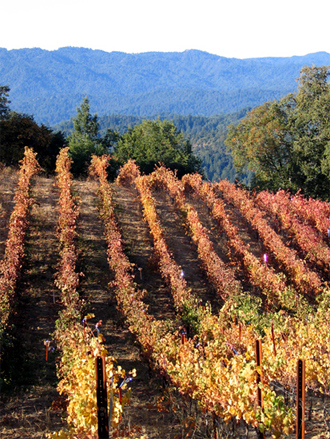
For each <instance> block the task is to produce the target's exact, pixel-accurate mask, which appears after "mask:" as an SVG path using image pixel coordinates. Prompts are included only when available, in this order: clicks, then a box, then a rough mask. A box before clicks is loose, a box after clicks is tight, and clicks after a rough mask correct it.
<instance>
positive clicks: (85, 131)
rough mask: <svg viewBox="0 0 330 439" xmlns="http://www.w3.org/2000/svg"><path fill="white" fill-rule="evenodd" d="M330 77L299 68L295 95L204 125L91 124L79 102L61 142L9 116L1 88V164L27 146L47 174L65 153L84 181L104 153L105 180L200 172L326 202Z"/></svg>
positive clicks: (193, 120)
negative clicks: (160, 167)
mask: <svg viewBox="0 0 330 439" xmlns="http://www.w3.org/2000/svg"><path fill="white" fill-rule="evenodd" d="M329 76H330V67H329V66H328V67H327V66H323V67H315V66H313V67H305V68H303V69H302V70H301V72H300V77H299V79H298V81H299V85H298V91H297V92H296V93H289V94H288V95H286V96H284V97H283V98H281V99H280V100H274V101H269V102H266V103H265V104H263V105H261V106H258V107H256V108H253V109H252V110H250V111H248V112H247V110H242V111H241V112H239V113H236V114H235V115H222V116H221V115H220V116H214V117H210V118H202V117H198V116H174V115H171V116H170V117H171V119H172V120H168V119H167V118H165V117H158V118H157V119H143V118H138V117H135V116H134V117H133V116H131V117H129V116H120V117H119V119H118V116H117V117H116V116H104V117H103V118H101V119H98V117H97V114H94V115H92V114H91V113H90V103H89V99H88V97H87V96H86V97H85V98H84V99H83V100H82V103H81V105H80V107H79V108H77V114H76V116H75V117H74V118H73V119H72V129H71V130H68V125H66V126H65V125H63V127H65V128H66V129H67V133H66V135H64V133H63V132H62V131H52V130H51V129H49V128H47V127H45V126H44V125H41V126H39V125H37V124H36V123H35V122H34V120H33V117H32V116H27V115H24V114H19V113H16V112H13V111H10V109H9V103H10V101H9V98H8V96H9V87H8V86H1V87H0V162H2V163H4V164H6V165H13V164H16V163H17V162H18V160H19V159H20V158H21V157H22V156H23V152H24V146H32V147H33V148H34V150H35V151H36V152H37V153H38V158H39V162H40V164H41V166H42V167H43V168H44V169H45V170H46V171H47V172H52V171H53V170H54V167H55V158H56V156H57V154H58V152H59V150H60V149H61V148H62V147H63V146H69V148H70V154H71V157H72V158H73V167H72V170H73V173H74V175H75V176H78V175H84V173H86V169H87V166H88V163H89V160H90V157H91V155H92V154H95V155H101V154H105V153H107V154H108V153H111V155H112V166H111V170H112V175H110V176H111V177H114V176H115V174H116V172H117V170H118V169H119V167H120V166H121V165H122V164H124V163H125V162H126V161H127V160H128V159H129V158H133V159H135V160H136V161H137V164H138V165H139V166H140V169H141V171H142V172H144V173H149V172H151V171H152V170H153V169H154V167H155V165H157V164H158V163H163V164H164V165H165V166H167V167H168V168H170V169H176V170H177V172H178V175H179V176H182V175H183V174H185V173H187V172H189V173H191V172H201V173H204V175H205V177H207V178H209V179H211V180H215V179H224V178H225V179H228V180H231V181H234V179H237V180H238V181H240V182H241V183H243V184H245V185H246V186H249V187H251V188H256V189H269V190H274V191H276V190H278V189H279V188H282V189H286V190H289V191H291V192H292V193H296V192H298V191H301V192H302V193H303V194H305V195H306V196H312V197H318V198H321V199H324V200H329V198H330V189H329V188H330V120H329V119H330V85H329ZM116 118H117V121H116V122H115V120H116ZM116 124H117V125H116ZM120 124H121V125H120ZM109 125H110V127H109ZM116 127H119V129H116Z"/></svg>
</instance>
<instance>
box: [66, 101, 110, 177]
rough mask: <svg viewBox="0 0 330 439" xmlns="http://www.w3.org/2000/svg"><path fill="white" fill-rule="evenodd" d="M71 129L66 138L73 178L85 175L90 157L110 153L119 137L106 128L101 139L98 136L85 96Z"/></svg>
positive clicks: (96, 124)
mask: <svg viewBox="0 0 330 439" xmlns="http://www.w3.org/2000/svg"><path fill="white" fill-rule="evenodd" d="M73 128H74V130H73V132H72V134H71V135H70V136H69V137H68V145H69V150H70V155H71V157H72V159H73V164H72V173H73V174H74V175H75V176H78V175H85V174H86V172H87V169H88V166H89V162H90V158H91V156H92V155H102V154H107V153H109V152H111V151H112V149H113V147H114V145H115V143H116V142H117V141H118V139H119V135H118V133H117V132H114V131H112V130H111V129H110V128H108V129H107V131H106V133H105V135H104V136H103V137H100V136H99V123H98V119H97V114H94V116H92V115H91V113H90V103H89V99H88V97H87V96H86V97H85V98H84V99H83V101H82V103H81V105H80V107H79V108H77V115H76V117H74V118H73Z"/></svg>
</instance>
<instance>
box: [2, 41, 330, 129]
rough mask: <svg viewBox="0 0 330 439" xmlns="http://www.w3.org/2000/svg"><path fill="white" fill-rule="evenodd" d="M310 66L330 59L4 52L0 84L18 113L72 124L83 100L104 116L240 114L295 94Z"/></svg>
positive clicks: (68, 49) (326, 56)
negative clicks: (303, 71) (302, 73)
mask: <svg viewBox="0 0 330 439" xmlns="http://www.w3.org/2000/svg"><path fill="white" fill-rule="evenodd" d="M312 64H314V65H318V66H319V65H325V64H330V55H329V54H327V53H325V52H320V53H315V54H310V55H306V56H299V57H290V58H257V59H235V58H224V57H220V56H217V55H211V54H209V53H206V52H201V51H197V50H188V51H185V52H182V53H160V52H150V53H141V54H126V53H119V52H111V53H107V52H103V51H99V50H90V49H84V48H74V47H64V48H61V49H58V50H55V51H46V50H42V49H37V48H36V49H19V50H9V51H8V50H6V49H0V83H1V84H4V85H9V86H10V88H11V94H10V98H11V101H12V105H11V107H12V109H13V110H16V111H19V112H24V113H27V114H33V115H34V116H35V119H36V121H37V122H39V123H40V122H43V123H46V124H48V125H50V126H51V125H54V124H56V123H59V122H61V121H62V120H66V119H70V117H72V115H74V113H75V110H76V107H77V106H78V105H79V103H80V101H81V99H82V97H83V96H86V95H87V96H88V97H89V99H90V102H91V104H92V111H93V112H97V113H98V114H99V115H100V116H101V115H104V114H117V113H118V114H132V115H140V116H149V115H152V114H159V113H162V112H167V113H176V114H183V115H188V114H192V115H201V116H209V115H213V114H219V113H227V112H235V111H238V110H240V109H242V108H244V107H248V106H250V107H254V106H257V105H260V104H262V103H263V102H265V101H268V100H272V99H278V98H280V97H281V96H283V95H285V94H287V93H289V92H291V91H294V90H295V89H296V86H297V84H296V82H295V79H296V78H297V77H298V76H299V71H300V69H301V67H303V66H305V65H312Z"/></svg>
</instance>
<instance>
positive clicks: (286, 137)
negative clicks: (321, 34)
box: [226, 66, 330, 199]
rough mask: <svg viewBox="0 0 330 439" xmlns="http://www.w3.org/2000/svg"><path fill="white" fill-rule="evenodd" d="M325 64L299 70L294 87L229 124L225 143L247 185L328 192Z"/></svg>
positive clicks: (329, 118) (329, 114) (329, 102)
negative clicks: (249, 176)
mask: <svg viewBox="0 0 330 439" xmlns="http://www.w3.org/2000/svg"><path fill="white" fill-rule="evenodd" d="M329 76H330V71H329V67H325V66H324V67H305V68H303V69H302V70H301V74H300V78H299V87H298V92H297V93H294V94H289V95H287V96H285V97H284V98H282V99H281V100H279V101H273V102H267V103H265V104H264V105H261V106H260V107H257V108H255V109H253V110H252V111H250V112H249V113H248V115H247V116H246V118H245V119H244V120H243V121H242V122H240V123H239V124H238V125H237V126H230V127H229V132H228V136H227V139H226V145H227V147H228V148H229V149H230V150H231V152H232V155H233V159H234V165H235V167H236V168H237V170H238V171H239V172H240V173H243V172H244V171H246V170H250V171H252V172H253V173H254V178H253V186H254V187H258V188H260V189H264V188H268V189H271V190H277V189H279V188H280V187H281V188H283V189H288V190H290V191H292V192H296V191H298V190H299V189H301V190H302V192H303V193H305V195H309V196H313V197H320V198H323V199H329V197H330V190H329V188H330V86H329V83H328V78H329Z"/></svg>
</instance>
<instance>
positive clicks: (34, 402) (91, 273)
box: [0, 170, 329, 439]
mask: <svg viewBox="0 0 330 439" xmlns="http://www.w3.org/2000/svg"><path fill="white" fill-rule="evenodd" d="M1 172H2V174H1V177H4V176H5V175H7V174H3V173H4V172H8V171H6V170H2V171H1ZM11 178H12V179H11V180H10V179H9V178H0V194H1V195H0V202H1V203H2V204H1V205H2V207H3V209H6V211H3V218H7V217H8V215H9V212H10V203H11V199H12V197H13V189H14V183H15V177H14V176H13V175H12V177H11ZM112 189H113V198H114V202H115V205H116V216H117V221H118V224H119V227H120V229H121V232H122V237H123V241H124V245H125V251H126V254H127V255H128V256H129V259H130V261H131V262H133V263H134V264H135V271H134V280H135V282H136V283H137V284H138V286H139V288H141V289H145V290H146V291H147V295H146V297H145V302H146V303H147V304H148V306H149V313H150V314H151V315H153V316H155V318H156V319H161V320H164V319H168V320H171V321H172V322H174V324H175V325H177V326H179V327H180V325H181V321H180V317H179V316H177V315H176V313H175V307H174V304H173V298H172V296H171V294H170V291H169V288H168V286H166V283H165V281H164V280H163V279H162V278H161V276H160V273H159V271H158V268H157V261H156V259H155V255H154V245H153V240H152V237H151V235H150V232H149V229H148V224H147V222H146V221H145V220H144V217H143V210H142V207H141V204H140V201H139V196H138V192H137V190H136V189H135V188H133V187H123V186H119V185H117V184H112ZM58 195H59V194H58V189H57V187H56V186H55V185H54V179H52V178H50V179H47V178H44V177H37V178H35V181H34V186H33V190H32V196H33V198H34V200H35V203H34V205H33V207H32V208H31V217H30V228H29V233H28V237H27V241H26V258H25V264H24V267H23V271H22V276H21V281H20V285H19V290H18V294H17V306H16V309H15V326H16V334H17V335H18V341H19V344H18V345H17V346H18V349H19V350H18V351H17V350H16V351H14V352H13V353H12V355H13V361H14V360H15V361H16V362H17V360H19V361H20V362H21V364H16V367H17V371H19V372H18V375H17V386H16V387H14V388H12V389H11V390H10V392H9V393H5V394H4V395H2V399H1V403H0V404H1V405H0V409H1V415H0V433H1V434H2V436H3V437H4V438H8V439H18V438H22V437H23V438H32V439H37V438H44V437H45V433H46V432H50V431H53V430H59V429H60V427H61V425H64V424H63V422H62V420H61V417H62V416H63V414H64V411H63V408H64V407H65V404H64V399H63V397H60V396H59V395H58V394H57V391H56V382H57V379H56V367H55V366H56V355H57V352H56V351H55V353H54V352H50V354H49V358H48V361H47V362H46V360H45V346H44V341H45V340H46V339H50V338H51V334H52V332H53V330H54V327H55V320H56V318H57V315H58V312H59V310H60V308H61V304H60V303H59V295H58V292H57V289H56V287H55V286H54V274H55V271H56V267H57V264H58V242H57V235H56V230H57V221H58V208H57V202H58ZM74 195H75V196H76V197H77V200H79V212H80V214H79V219H78V231H79V240H78V261H79V262H78V264H79V266H78V271H79V272H81V273H82V275H81V277H80V288H79V293H80V296H81V298H83V299H84V301H85V308H86V312H92V313H94V314H95V319H93V324H95V323H96V322H98V321H99V320H102V327H101V330H102V333H103V335H104V336H105V339H106V342H105V344H106V347H107V349H108V351H109V353H110V355H112V356H113V357H114V358H115V359H116V361H117V362H118V364H119V365H121V366H122V367H123V368H124V369H125V370H131V369H133V368H135V369H136V371H137V376H136V378H135V379H134V380H133V381H132V382H131V385H130V387H131V389H132V391H131V392H132V395H131V405H130V406H127V407H125V411H124V415H123V420H122V426H123V430H125V432H126V434H127V433H131V434H132V437H139V436H141V435H142V434H144V435H145V436H146V437H147V438H149V439H151V438H154V439H156V438H159V439H160V438H168V439H175V438H179V437H185V436H184V435H185V434H186V433H187V430H185V428H186V426H185V418H184V414H183V411H182V410H183V409H182V407H183V408H184V409H185V407H186V406H185V403H184V401H183V402H182V400H181V399H180V396H179V395H176V397H177V402H175V401H174V403H173V402H172V405H171V404H169V405H166V404H165V403H164V395H165V398H166V395H167V393H166V385H165V383H164V381H163V380H162V378H161V377H159V376H158V374H157V373H156V372H155V371H154V370H152V369H151V368H150V366H149V364H148V362H147V361H146V359H145V358H143V356H142V355H141V351H140V349H139V345H138V344H137V342H136V340H135V338H134V336H133V335H132V334H131V333H130V332H129V330H128V328H127V327H126V325H125V320H124V317H123V315H122V314H121V313H120V312H119V311H118V310H117V307H116V298H115V295H114V292H113V290H112V288H111V287H109V282H110V281H111V280H112V274H111V273H110V271H109V268H108V263H107V254H106V242H105V239H104V237H103V227H104V226H103V223H102V221H101V219H100V218H99V216H98V208H97V203H98V202H97V184H96V182H86V181H75V183H74ZM153 196H154V198H155V200H156V208H157V213H158V216H159V218H160V223H161V228H162V230H163V232H164V236H165V239H166V242H167V245H168V247H169V249H170V251H171V253H172V254H173V257H174V259H175V260H176V262H177V263H178V264H179V266H181V267H182V270H183V272H184V276H185V279H186V281H187V284H188V287H190V288H191V289H192V290H193V292H194V293H196V294H197V295H198V296H199V297H200V298H201V299H202V300H203V301H210V302H211V304H212V309H213V310H214V312H216V310H217V308H218V307H219V306H220V305H221V303H222V302H221V299H220V298H219V297H218V296H217V295H216V293H215V289H214V287H213V286H212V285H211V283H210V282H209V280H208V279H207V276H206V275H205V272H204V270H203V269H202V267H201V264H200V259H199V257H198V253H197V251H196V246H195V244H193V243H192V241H191V239H190V236H189V234H188V233H187V229H186V228H185V226H184V216H183V215H182V214H180V212H179V211H178V209H177V208H176V207H175V205H174V204H173V200H171V198H170V197H169V196H168V194H167V193H165V192H164V191H163V190H154V191H153ZM187 201H189V203H191V205H193V206H194V207H195V209H196V210H197V211H198V214H199V217H200V219H201V221H202V223H203V225H204V227H206V228H207V229H208V230H209V236H210V239H211V240H212V242H213V245H214V248H215V251H216V252H217V254H219V256H220V257H221V258H222V259H223V260H224V261H225V263H226V264H227V266H228V267H229V268H230V267H232V269H233V270H235V265H234V264H233V261H232V259H231V257H230V254H229V253H228V249H227V247H226V242H227V238H226V237H225V236H224V234H223V233H221V231H220V230H219V227H218V225H217V224H216V222H215V221H214V220H213V219H212V218H211V216H210V212H209V210H208V208H207V207H206V206H205V205H204V204H203V203H202V202H201V200H200V199H199V198H198V197H195V196H193V195H192V194H189V193H187ZM6 206H7V207H6ZM226 209H227V213H228V214H229V216H230V218H231V221H232V222H233V223H234V224H235V225H236V226H237V227H238V228H239V231H240V232H239V233H240V237H241V239H243V240H244V242H246V243H248V244H249V245H250V249H251V251H252V252H253V253H254V254H255V256H256V257H257V258H259V259H260V258H262V255H263V252H264V249H263V247H262V245H261V244H260V241H259V239H258V237H257V236H255V235H254V234H253V233H251V230H250V229H249V227H248V225H247V224H246V221H245V220H244V218H243V217H242V216H241V214H240V213H239V212H238V210H237V209H235V208H234V207H233V206H231V205H229V204H228V205H227V206H226ZM5 212H6V213H5ZM2 224H3V225H2V230H3V232H5V229H6V224H8V221H7V223H6V222H3V223H2ZM3 239H5V233H4V236H3V238H2V240H3ZM236 270H237V269H236ZM236 274H237V277H238V279H240V275H239V272H237V273H236ZM240 281H242V282H243V280H242V279H240ZM243 287H244V289H246V290H249V291H250V292H251V293H253V294H260V292H258V290H257V289H255V288H254V287H253V286H252V285H250V284H249V283H248V282H246V281H245V282H243ZM164 392H165V393H164ZM161 401H162V402H161ZM180 401H181V402H180ZM180 404H181V405H180ZM308 404H309V406H308V408H306V410H309V411H308V421H307V422H306V436H305V437H306V438H309V439H312V438H313V439H321V438H326V437H327V435H326V434H328V433H329V432H328V433H326V431H327V429H328V427H327V424H326V422H328V421H329V416H328V415H329V413H328V411H327V410H329V399H328V398H327V397H324V398H323V400H321V399H320V398H315V396H310V398H309V400H308ZM170 407H171V408H172V409H173V407H175V410H174V411H173V410H169V411H168V410H167V409H169V408H170ZM190 408H191V407H190ZM187 437H188V436H187ZM194 437H196V438H202V437H213V430H212V428H211V426H207V425H196V426H195V432H194ZM224 437H228V438H229V437H232V438H234V437H236V438H239V437H249V438H251V439H252V438H255V437H256V433H255V431H253V430H252V429H250V431H249V432H248V436H245V433H244V428H243V427H242V428H241V429H239V428H237V429H236V430H235V432H234V433H229V432H227V436H224ZM290 437H292V438H293V437H294V435H292V436H290Z"/></svg>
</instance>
